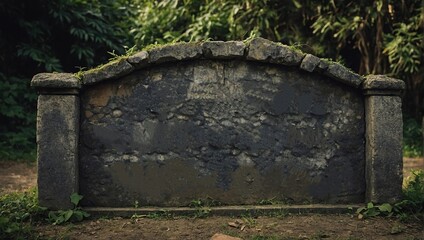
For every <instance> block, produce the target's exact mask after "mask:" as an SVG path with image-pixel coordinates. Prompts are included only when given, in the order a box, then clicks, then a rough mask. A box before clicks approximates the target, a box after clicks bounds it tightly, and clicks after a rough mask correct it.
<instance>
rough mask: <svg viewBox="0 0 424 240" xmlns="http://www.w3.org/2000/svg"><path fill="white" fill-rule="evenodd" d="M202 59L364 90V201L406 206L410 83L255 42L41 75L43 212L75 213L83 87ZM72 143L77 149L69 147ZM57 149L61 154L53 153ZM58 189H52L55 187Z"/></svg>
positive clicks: (169, 49)
mask: <svg viewBox="0 0 424 240" xmlns="http://www.w3.org/2000/svg"><path fill="white" fill-rule="evenodd" d="M197 59H240V60H246V61H257V62H265V63H271V64H277V65H284V66H291V67H299V68H300V69H302V70H303V71H307V72H311V73H316V74H323V75H325V76H328V77H329V78H331V79H333V80H335V81H337V82H340V83H343V84H345V85H347V86H349V87H351V88H354V89H359V90H362V92H363V95H364V99H365V101H364V103H365V104H364V105H365V106H364V107H365V124H366V133H365V135H366V136H364V137H365V140H366V143H365V152H366V154H365V155H366V156H365V160H366V161H365V162H366V166H365V171H366V173H365V175H366V176H365V177H366V184H367V186H366V196H365V200H366V201H373V202H379V203H383V202H394V201H397V200H398V199H400V197H401V187H402V147H401V143H402V111H401V98H400V95H401V94H402V91H403V90H404V89H405V84H404V82H403V81H402V80H398V79H393V78H390V77H387V76H384V75H369V76H366V77H363V76H360V75H359V74H356V73H354V72H352V71H351V70H349V69H348V68H346V67H344V66H342V65H341V64H339V63H336V62H331V61H328V60H325V59H320V58H318V57H316V56H314V55H311V54H305V53H302V52H300V51H298V50H296V49H294V48H292V47H289V46H286V45H283V44H280V43H275V42H272V41H269V40H266V39H263V38H255V39H253V40H251V41H250V42H247V43H244V42H241V41H228V42H222V41H211V42H201V43H177V44H174V45H164V46H159V47H157V48H152V49H150V50H147V51H140V52H137V53H135V54H133V55H131V56H128V57H122V58H119V59H117V60H115V61H112V62H109V63H107V64H105V65H103V66H100V67H97V68H95V69H91V70H88V71H84V72H82V73H79V74H71V73H40V74H37V75H35V76H34V77H33V79H32V81H31V86H32V87H34V88H36V90H37V91H38V92H39V94H40V95H39V97H38V111H37V150H38V153H37V159H38V185H39V189H40V190H41V191H40V192H39V202H40V205H41V206H45V207H48V208H51V209H63V208H69V207H72V204H71V203H70V201H66V199H69V196H70V194H71V193H73V192H78V171H77V170H78V137H79V124H80V123H79V121H80V120H79V111H80V103H79V100H80V99H79V96H78V95H79V91H80V90H81V89H83V88H84V86H86V85H94V84H97V83H99V82H102V81H105V80H111V79H117V78H120V77H123V76H125V75H128V74H130V73H131V72H133V71H136V70H139V69H143V68H149V67H152V66H154V65H156V64H161V63H165V62H176V61H187V60H197ZM52 126H54V127H52ZM63 135H66V136H65V137H63ZM61 136H62V137H61ZM65 138H66V139H67V140H69V141H71V143H69V142H63V140H64V139H65ZM66 139H65V140H66ZM53 147H54V148H55V149H56V151H52V150H51V149H50V150H49V148H53ZM57 153H60V156H61V159H58V154H57ZM58 168H60V169H58ZM52 171H56V172H55V173H57V174H51V172H52ZM62 173H72V174H62ZM51 184H53V187H49V186H50V185H51Z"/></svg>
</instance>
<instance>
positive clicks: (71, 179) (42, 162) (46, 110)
mask: <svg viewBox="0 0 424 240" xmlns="http://www.w3.org/2000/svg"><path fill="white" fill-rule="evenodd" d="M79 113H80V112H79V97H78V96H74V95H40V96H39V97H38V115H37V146H38V148H37V152H38V156H37V160H38V200H39V204H40V206H43V207H48V208H51V209H64V208H71V207H72V204H71V202H70V199H69V197H70V196H71V194H72V193H74V192H78V150H77V149H78V129H79Z"/></svg>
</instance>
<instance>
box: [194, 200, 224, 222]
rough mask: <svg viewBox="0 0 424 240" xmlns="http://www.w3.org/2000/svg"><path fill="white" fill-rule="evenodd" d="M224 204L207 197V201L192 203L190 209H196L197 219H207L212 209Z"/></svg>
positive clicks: (195, 215)
mask: <svg viewBox="0 0 424 240" xmlns="http://www.w3.org/2000/svg"><path fill="white" fill-rule="evenodd" d="M221 205H222V203H221V202H219V201H217V200H215V199H213V198H211V197H207V198H205V199H195V200H192V201H191V202H190V205H189V207H191V208H196V212H195V213H194V217H195V218H205V217H207V216H209V215H210V213H211V211H212V210H211V209H210V208H211V207H214V206H221Z"/></svg>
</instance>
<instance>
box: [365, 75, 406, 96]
mask: <svg viewBox="0 0 424 240" xmlns="http://www.w3.org/2000/svg"><path fill="white" fill-rule="evenodd" d="M362 88H363V89H364V90H365V91H371V92H374V93H376V91H378V92H380V93H381V94H383V95H393V94H395V95H399V94H400V92H401V91H402V90H404V89H405V82H403V81H402V80H400V79H395V78H390V77H387V76H384V75H369V76H367V78H366V79H365V81H364V83H363V86H362Z"/></svg>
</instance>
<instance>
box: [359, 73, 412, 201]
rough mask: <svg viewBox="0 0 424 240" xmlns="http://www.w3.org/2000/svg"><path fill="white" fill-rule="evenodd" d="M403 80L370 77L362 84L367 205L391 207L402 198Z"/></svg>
mask: <svg viewBox="0 0 424 240" xmlns="http://www.w3.org/2000/svg"><path fill="white" fill-rule="evenodd" d="M404 88H405V84H404V82H403V81H402V80H398V79H393V78H389V77H386V76H382V75H370V76H367V77H366V80H365V82H364V83H363V90H364V94H365V121H366V146H365V152H366V156H365V158H366V167H365V178H366V201H367V202H369V201H372V202H375V203H386V202H389V203H392V202H395V201H397V200H399V199H400V197H401V194H402V180H403V175H402V166H403V164H402V125H403V124H402V109H401V105H402V102H401V98H400V95H401V92H402V90H403V89H404Z"/></svg>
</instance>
